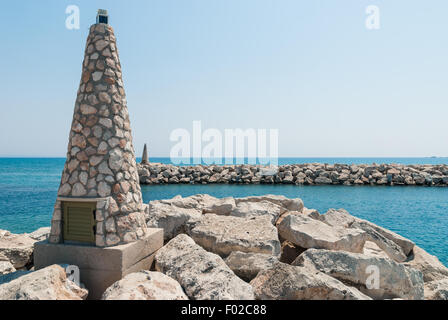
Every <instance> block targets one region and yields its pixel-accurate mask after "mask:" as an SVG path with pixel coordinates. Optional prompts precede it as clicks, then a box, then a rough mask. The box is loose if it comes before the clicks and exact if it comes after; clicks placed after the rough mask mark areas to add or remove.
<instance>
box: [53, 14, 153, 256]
mask: <svg viewBox="0 0 448 320" xmlns="http://www.w3.org/2000/svg"><path fill="white" fill-rule="evenodd" d="M58 196H59V198H58V200H57V202H56V205H55V210H54V214H53V219H52V228H51V237H50V242H51V243H61V242H62V241H63V232H62V231H63V226H62V221H63V216H62V215H61V209H62V207H61V202H62V201H63V200H66V201H67V200H70V198H76V199H94V200H95V199H97V200H98V201H96V217H95V220H96V232H95V237H96V240H95V243H96V245H97V246H100V247H105V246H114V245H118V244H123V243H129V242H132V241H135V240H138V239H140V238H142V237H144V236H145V234H146V224H145V218H144V209H143V206H142V194H141V190H140V185H139V177H138V172H137V165H136V160H135V155H134V148H133V145H132V135H131V126H130V122H129V113H128V108H127V105H126V95H125V91H124V86H123V80H122V71H121V64H120V59H119V56H118V49H117V45H116V39H115V35H114V31H113V29H112V27H111V26H109V25H108V24H105V23H97V24H95V25H93V26H92V27H91V28H90V33H89V36H88V38H87V44H86V49H85V53H84V62H83V68H82V76H81V83H80V85H79V90H78V95H77V99H76V103H75V110H74V114H73V122H72V126H71V131H70V136H69V144H68V150H67V160H66V163H65V167H64V171H63V174H62V180H61V184H60V187H59V191H58Z"/></svg>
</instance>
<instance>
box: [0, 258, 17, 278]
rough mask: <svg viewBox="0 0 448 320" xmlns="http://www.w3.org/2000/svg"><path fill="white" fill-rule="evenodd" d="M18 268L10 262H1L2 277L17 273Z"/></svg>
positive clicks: (0, 271)
mask: <svg viewBox="0 0 448 320" xmlns="http://www.w3.org/2000/svg"><path fill="white" fill-rule="evenodd" d="M15 271H16V268H14V266H13V265H12V263H11V262H9V261H1V260H0V276H2V275H5V274H8V273H11V272H15Z"/></svg>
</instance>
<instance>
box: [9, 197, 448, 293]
mask: <svg viewBox="0 0 448 320" xmlns="http://www.w3.org/2000/svg"><path fill="white" fill-rule="evenodd" d="M144 207H145V221H146V224H147V227H148V229H154V228H161V229H163V238H164V245H163V246H160V248H158V250H156V252H155V253H154V262H155V263H154V264H149V265H146V266H145V267H143V268H137V269H136V268H133V269H132V270H131V271H130V272H129V273H126V274H125V275H124V276H123V277H119V278H115V279H113V281H109V284H108V285H107V286H103V287H101V290H99V291H98V292H96V293H95V292H94V291H92V289H91V288H89V286H87V285H86V287H87V290H86V289H85V288H83V287H82V285H80V286H78V285H77V284H75V283H74V282H72V281H71V280H70V279H69V278H67V276H66V272H65V271H64V269H63V268H61V267H60V266H59V265H58V264H59V263H57V264H55V265H49V266H47V267H45V268H42V269H39V268H37V269H36V268H33V264H34V267H35V266H36V249H37V247H36V246H37V245H38V244H39V243H40V242H36V241H41V240H42V239H44V238H45V237H48V235H49V232H50V228H43V229H39V230H37V231H35V232H33V233H31V234H21V235H20V234H12V233H10V232H8V231H6V230H0V300H5V299H11V300H15V299H35V300H36V299H37V300H49V299H50V300H53V299H70V300H81V299H85V298H86V297H87V298H88V299H104V300H128V299H130V300H171V299H176V300H187V299H191V300H228V299H231V300H252V299H258V300H271V299H275V300H283V299H287V300H308V299H312V300H316V299H317V300H372V299H375V300H383V299H399V300H402V299H406V300H422V299H426V300H448V268H446V267H445V266H444V265H443V264H442V263H441V262H440V261H439V259H438V258H437V257H435V256H433V255H431V254H430V253H428V252H426V251H425V250H424V249H422V248H420V247H419V246H418V245H416V244H415V243H414V242H413V241H412V240H410V239H407V238H405V237H403V236H401V235H399V234H397V233H395V232H393V231H391V230H388V229H385V228H383V227H381V226H378V225H376V224H374V223H372V222H369V221H367V220H363V219H360V218H358V217H356V216H354V215H351V214H350V213H349V212H347V211H346V210H344V209H329V210H328V211H327V212H326V213H319V212H318V211H317V210H314V209H309V208H306V207H305V206H304V203H303V201H302V200H301V199H299V198H286V197H284V196H280V195H264V196H251V197H244V198H233V197H227V198H215V197H212V196H210V195H207V194H198V195H193V196H190V197H185V198H184V197H182V196H176V197H174V198H172V199H165V200H153V201H150V202H149V203H147V204H144ZM33 245H34V253H33ZM147 246H151V245H150V244H147V245H146V246H138V247H136V248H134V249H133V250H132V251H131V252H128V254H126V255H123V259H124V260H127V258H126V257H128V258H129V255H131V256H132V255H134V254H135V253H137V252H139V250H145V248H146V247H147ZM109 249H110V248H106V249H100V250H102V252H101V253H99V254H98V255H97V256H95V259H93V260H95V263H96V264H103V263H104V262H105V260H104V257H103V255H104V253H105V251H106V250H109ZM106 262H107V261H106ZM104 267H105V266H104V265H102V266H101V268H104ZM372 268H376V270H377V271H376V272H377V275H378V277H377V278H375V279H376V280H373V278H372V275H373V274H375V273H373V274H372ZM16 270H17V271H16ZM33 270H34V271H33ZM36 270H37V271H36ZM140 270H141V271H140ZM106 271H107V270H103V269H101V272H100V273H95V274H94V276H96V277H97V276H101V275H102V274H103V273H105V272H106ZM86 272H87V274H88V273H89V270H84V271H81V283H83V282H84V280H83V275H84V274H86ZM372 280H373V281H374V282H372ZM372 283H373V284H375V285H372Z"/></svg>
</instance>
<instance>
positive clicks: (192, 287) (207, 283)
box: [155, 234, 254, 300]
mask: <svg viewBox="0 0 448 320" xmlns="http://www.w3.org/2000/svg"><path fill="white" fill-rule="evenodd" d="M155 261H156V264H155V266H156V270H157V271H160V272H163V273H164V274H166V275H168V276H170V277H171V278H173V279H175V280H177V281H178V282H179V283H180V285H181V286H182V288H183V289H184V291H185V293H186V294H187V296H188V297H189V298H190V299H194V300H243V299H244V300H252V299H254V294H253V290H252V287H251V286H250V285H249V284H247V283H245V282H244V281H243V280H241V279H240V278H238V277H237V276H236V275H235V274H234V273H233V271H232V270H230V268H229V267H228V266H227V265H226V264H225V262H224V261H223V260H222V258H221V257H219V256H218V255H216V254H213V253H211V252H207V251H205V250H204V249H203V248H201V247H200V246H198V245H197V244H196V243H195V242H194V241H193V239H191V238H190V237H188V236H187V235H184V234H181V235H178V236H177V237H176V238H174V239H172V240H171V241H169V242H168V243H167V244H166V245H165V246H164V247H162V248H161V249H160V250H159V251H157V253H156V256H155Z"/></svg>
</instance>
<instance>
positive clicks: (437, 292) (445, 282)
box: [425, 278, 448, 300]
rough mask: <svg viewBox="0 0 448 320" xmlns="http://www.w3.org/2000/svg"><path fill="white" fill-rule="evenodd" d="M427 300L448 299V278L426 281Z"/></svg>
mask: <svg viewBox="0 0 448 320" xmlns="http://www.w3.org/2000/svg"><path fill="white" fill-rule="evenodd" d="M425 299H426V300H448V278H445V279H441V280H435V281H431V282H427V283H425Z"/></svg>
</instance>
